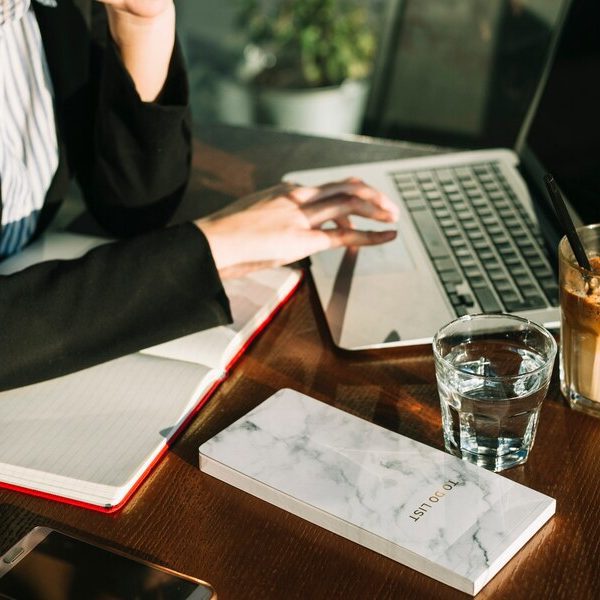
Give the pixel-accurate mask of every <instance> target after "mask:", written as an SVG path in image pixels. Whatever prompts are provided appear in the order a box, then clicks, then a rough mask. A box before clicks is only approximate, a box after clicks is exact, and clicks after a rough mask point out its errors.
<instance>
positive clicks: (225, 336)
mask: <svg viewBox="0 0 600 600" xmlns="http://www.w3.org/2000/svg"><path fill="white" fill-rule="evenodd" d="M299 277H300V276H299V274H298V272H297V271H294V270H293V269H289V268H286V267H281V268H278V269H267V270H265V271H258V272H256V273H250V274H249V275H247V276H246V277H243V278H240V279H229V280H226V281H225V282H224V283H223V285H224V287H225V291H226V293H227V296H228V298H229V302H230V304H231V313H232V315H233V323H231V324H230V325H224V326H222V327H213V328H212V329H207V330H205V331H199V332H198V333H193V334H191V335H187V336H185V337H181V338H178V339H175V340H172V341H170V342H166V343H165V344H159V345H157V346H152V347H151V348H146V349H145V350H142V352H143V353H144V354H150V355H154V356H162V357H167V358H172V359H174V360H184V361H189V362H193V363H197V364H203V365H207V366H209V367H212V368H215V369H220V370H225V369H226V368H227V366H228V365H229V363H230V362H231V360H232V359H233V358H234V356H235V355H236V354H237V352H238V351H239V349H240V348H241V347H242V346H243V344H244V341H245V340H247V339H248V338H249V337H250V336H251V334H252V332H253V331H255V330H256V329H258V328H259V327H260V325H261V324H262V323H263V322H264V321H265V320H266V319H268V318H269V316H270V315H271V313H272V312H273V311H274V310H275V309H276V308H277V306H279V304H280V303H281V302H282V301H283V300H284V299H285V298H286V297H287V296H288V295H289V294H290V293H291V291H292V290H293V289H294V287H295V286H296V285H297V284H298V280H299Z"/></svg>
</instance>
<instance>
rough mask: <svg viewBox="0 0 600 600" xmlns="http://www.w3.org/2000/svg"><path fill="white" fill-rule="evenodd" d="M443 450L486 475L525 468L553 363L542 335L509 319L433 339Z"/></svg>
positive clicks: (487, 319) (469, 322)
mask: <svg viewBox="0 0 600 600" xmlns="http://www.w3.org/2000/svg"><path fill="white" fill-rule="evenodd" d="M433 354H434V358H435V370H436V377H437V382H438V390H439V395H440V404H441V408H442V426H443V431H444V444H445V446H446V450H448V451H449V452H450V453H452V454H454V455H456V456H458V457H460V458H462V459H463V460H467V461H469V462H472V463H475V464H477V465H480V466H482V467H485V468H486V469H490V470H492V471H502V470H503V469H507V468H509V467H514V466H516V465H519V464H522V463H524V462H525V461H526V460H527V457H528V455H529V452H530V450H531V448H532V446H533V441H534V439H535V432H536V428H537V423H538V418H539V413H540V408H541V405H542V401H543V399H544V397H545V396H546V392H547V390H548V384H549V382H550V377H551V375H552V367H553V364H554V358H555V356H556V341H555V340H554V338H553V337H552V335H551V334H550V333H549V332H548V331H547V330H546V329H544V328H543V327H540V326H539V325H536V324H535V323H532V322H531V321H528V320H527V319H522V318H520V317H516V316H513V315H506V314H491V315H467V316H464V317H461V318H460V319H457V320H455V321H452V322H451V323H448V325H445V326H444V327H442V328H441V329H440V330H439V331H438V332H437V333H436V335H435V337H434V339H433Z"/></svg>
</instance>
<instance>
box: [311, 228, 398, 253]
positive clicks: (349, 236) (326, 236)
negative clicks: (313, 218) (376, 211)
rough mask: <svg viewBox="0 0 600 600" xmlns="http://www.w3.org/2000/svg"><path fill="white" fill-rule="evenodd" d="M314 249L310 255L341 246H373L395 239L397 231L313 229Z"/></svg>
mask: <svg viewBox="0 0 600 600" xmlns="http://www.w3.org/2000/svg"><path fill="white" fill-rule="evenodd" d="M312 233H313V236H314V239H313V242H314V244H313V245H314V248H313V249H312V252H310V254H314V253H315V252H321V251H323V250H328V249H330V248H340V247H342V246H374V245H376V244H384V243H385V242H391V241H392V240H393V239H395V238H396V235H397V234H398V232H397V231H395V230H393V229H388V230H386V231H364V230H360V229H343V228H337V229H315V230H313V232H312Z"/></svg>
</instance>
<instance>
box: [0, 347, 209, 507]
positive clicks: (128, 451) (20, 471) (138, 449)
mask: <svg viewBox="0 0 600 600" xmlns="http://www.w3.org/2000/svg"><path fill="white" fill-rule="evenodd" d="M218 375H219V374H218V373H217V372H215V371H211V370H210V369H208V368H207V367H204V366H200V365H195V364H191V363H186V362H175V361H171V360H165V359H161V358H158V357H153V356H143V355H140V354H134V355H130V356H125V357H123V358H119V359H117V360H113V361H110V362H107V363H104V364H102V365H98V366H95V367H92V368H90V369H85V370H83V371H79V372H77V373H74V374H71V375H68V376H65V377H59V378H56V379H53V380H50V381H45V382H42V383H38V384H34V385H30V386H26V387H23V388H19V389H16V390H10V391H8V392H1V393H0V407H1V410H0V430H1V431H2V435H0V458H1V460H2V462H1V463H0V480H2V481H4V482H6V483H12V484H15V485H21V486H24V487H30V488H34V489H38V490H41V491H46V492H50V493H54V494H59V495H68V496H69V497H72V498H75V499H81V500H84V501H88V502H89V501H94V500H90V498H91V497H93V498H97V497H98V496H101V495H103V494H106V493H107V492H112V495H111V496H110V497H109V498H106V501H107V502H108V501H109V500H111V499H112V497H113V496H114V495H115V494H116V495H117V496H118V495H119V493H120V492H121V491H122V492H125V491H127V488H128V487H129V484H130V483H133V482H134V481H135V480H137V478H138V477H139V476H140V475H141V473H142V472H143V471H144V470H145V468H146V467H147V465H149V464H151V462H152V460H153V458H154V457H155V456H156V455H157V454H158V452H160V450H161V449H162V448H163V446H164V444H165V443H166V440H167V439H168V438H169V436H170V435H171V434H172V433H173V432H174V431H175V430H176V429H177V427H178V426H179V425H180V424H181V422H182V421H183V420H184V418H185V416H186V415H187V414H188V413H189V412H190V411H191V410H192V409H193V408H194V407H195V405H196V403H197V402H198V400H199V399H200V398H201V396H202V395H203V393H204V392H205V391H206V390H207V389H208V388H209V387H210V385H211V383H212V382H213V381H215V380H216V378H217V377H218ZM100 503H101V504H104V503H105V502H100ZM112 503H114V502H112Z"/></svg>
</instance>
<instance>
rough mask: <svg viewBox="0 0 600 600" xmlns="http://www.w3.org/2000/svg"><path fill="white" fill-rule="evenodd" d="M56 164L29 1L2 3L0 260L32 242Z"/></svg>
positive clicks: (46, 84) (49, 103)
mask: <svg viewBox="0 0 600 600" xmlns="http://www.w3.org/2000/svg"><path fill="white" fill-rule="evenodd" d="M57 166H58V145H57V140H56V125H55V120H54V106H53V91H52V83H51V81H50V76H49V72H48V65H47V64H46V57H45V54H44V50H43V47H42V39H41V35H40V30H39V27H38V24H37V21H36V19H35V15H34V13H33V9H32V8H31V5H30V0H0V185H1V190H2V229H1V230H0V257H5V256H10V255H11V254H14V253H16V252H18V251H19V250H20V249H21V248H23V246H25V244H27V242H28V241H29V240H30V238H31V236H32V235H33V233H34V231H35V227H36V223H37V218H38V215H39V212H40V210H41V208H42V205H43V203H44V198H45V196H46V193H47V191H48V188H49V187H50V183H51V182H52V178H53V176H54V174H55V172H56V168H57Z"/></svg>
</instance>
